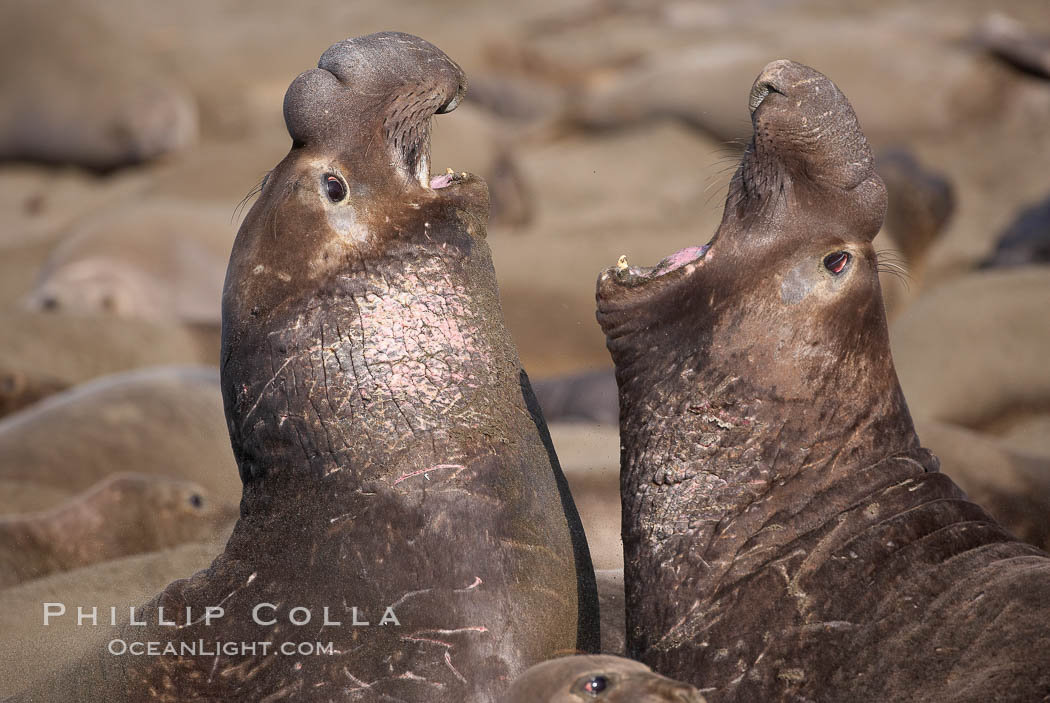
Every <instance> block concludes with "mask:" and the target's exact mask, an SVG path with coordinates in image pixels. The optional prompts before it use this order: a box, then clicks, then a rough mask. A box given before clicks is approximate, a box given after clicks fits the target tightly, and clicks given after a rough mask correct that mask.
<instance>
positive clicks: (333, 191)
mask: <svg viewBox="0 0 1050 703" xmlns="http://www.w3.org/2000/svg"><path fill="white" fill-rule="evenodd" d="M324 187H325V190H327V191H328V199H329V200H331V201H332V202H333V203H338V202H339V201H340V200H342V199H343V198H345V197H346V186H344V185H343V182H342V181H341V180H339V178H338V177H337V176H332V175H327V176H325V177H324Z"/></svg>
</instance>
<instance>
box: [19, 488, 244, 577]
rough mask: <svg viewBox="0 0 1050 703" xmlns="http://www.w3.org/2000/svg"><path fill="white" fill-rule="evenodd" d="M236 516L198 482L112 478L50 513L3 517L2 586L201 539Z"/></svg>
mask: <svg viewBox="0 0 1050 703" xmlns="http://www.w3.org/2000/svg"><path fill="white" fill-rule="evenodd" d="M235 517H236V512H235V511H231V510H223V509H221V507H220V506H219V505H218V504H217V503H216V502H215V501H213V500H211V498H210V496H209V495H208V492H207V491H206V490H205V489H204V488H203V487H202V486H199V485H197V484H195V483H192V482H189V481H179V480H176V479H169V478H163V477H160V476H147V475H143V474H116V475H114V476H111V477H109V478H107V479H105V480H104V481H102V482H101V483H99V484H97V485H95V486H94V487H92V488H91V489H89V490H88V491H86V492H85V493H82V494H80V495H78V496H75V497H74V498H73V499H71V500H69V501H67V502H65V503H63V504H62V505H60V506H58V507H57V508H54V509H52V510H48V511H44V512H39V513H25V514H18V515H5V516H4V517H0V588H6V587H8V586H13V585H14V584H17V583H21V582H23V581H28V580H30V579H35V578H40V577H41V576H47V575H48V574H52V573H54V572H56V571H69V570H70V569H76V568H79V567H81V566H87V565H89V564H94V563H97V562H100V561H107V560H109V559H117V558H119V557H124V556H128V555H131V554H141V553H143V552H153V551H156V550H158V549H164V548H166V547H173V546H175V545H178V544H182V543H184V542H198V541H201V540H205V539H208V538H209V537H210V536H211V535H213V534H215V533H216V532H218V531H219V530H220V529H221V527H222V523H223V522H224V520H233V518H235Z"/></svg>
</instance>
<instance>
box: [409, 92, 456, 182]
mask: <svg viewBox="0 0 1050 703" xmlns="http://www.w3.org/2000/svg"><path fill="white" fill-rule="evenodd" d="M458 103H459V98H458V97H456V98H454V99H453V100H452V101H451V102H450V103H449V104H448V105H446V106H444V107H441V108H438V109H437V111H436V112H434V113H433V114H431V115H426V116H424V115H425V113H424V114H423V115H420V114H419V113H416V114H417V115H418V117H421V118H422V119H419V121H418V122H417V123H416V124H414V125H412V126H407V127H405V128H404V130H405V131H403V132H400V133H395V134H394V135H393V143H394V146H395V148H397V147H400V151H401V157H402V159H403V161H404V167H405V168H406V170H407V171H408V172H409V173H410V174H411V175H412V176H413V178H414V179H415V181H416V182H417V183H419V185H420V187H422V188H424V189H426V190H440V189H442V188H448V187H449V186H452V185H455V184H457V183H460V182H463V181H467V180H471V179H472V176H471V174H469V173H466V172H464V171H461V172H458V173H457V172H456V171H455V170H453V169H451V168H449V169H445V172H444V173H442V174H439V175H431V173H430V133H431V124H432V121H433V119H434V118H433V115H434V114H444V113H448V112H451V111H452V110H454V109H455V107H456V105H457V104H458ZM405 123H408V124H411V120H405Z"/></svg>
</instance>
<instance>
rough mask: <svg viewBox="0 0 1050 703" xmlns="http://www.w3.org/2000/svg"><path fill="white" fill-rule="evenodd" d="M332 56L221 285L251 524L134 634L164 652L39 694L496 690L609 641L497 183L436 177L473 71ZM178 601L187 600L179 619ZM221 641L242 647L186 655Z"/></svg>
mask: <svg viewBox="0 0 1050 703" xmlns="http://www.w3.org/2000/svg"><path fill="white" fill-rule="evenodd" d="M318 67H319V68H317V69H314V70H310V71H307V72H305V73H303V74H302V75H300V76H299V77H298V78H297V79H296V80H295V81H294V82H293V83H292V85H291V87H290V88H289V89H288V92H287V94H286V96H285V102H284V115H285V121H286V123H287V126H288V131H289V133H290V134H291V136H292V140H293V143H292V149H291V151H290V153H289V154H288V156H287V157H285V158H284V160H282V161H281V162H280V163H279V164H278V165H277V166H276V167H275V168H274V170H273V171H272V172H271V173H270V174H269V177H268V178H267V179H266V183H265V185H264V187H263V189H262V193H261V196H260V199H259V201H258V202H257V203H256V204H255V205H254V207H253V208H252V209H251V211H250V212H249V214H248V216H247V218H246V219H245V221H244V224H243V225H242V226H241V229H240V232H239V233H238V235H237V239H236V242H235V244H234V250H233V253H232V256H231V259H230V265H229V270H228V273H227V279H226V287H225V290H224V293H223V344H222V357H221V383H222V389H223V398H224V402H225V406H226V417H227V424H228V429H229V431H230V438H231V441H232V444H233V449H234V455H235V457H236V459H237V463H238V466H239V469H240V475H241V479H242V481H243V484H244V488H243V496H242V499H241V518H240V520H239V521H238V524H237V526H236V527H235V528H234V531H233V534H232V536H231V537H230V541H229V543H228V544H227V546H226V549H225V551H224V553H223V554H221V555H220V556H219V557H217V558H216V560H215V562H214V563H213V564H212V565H211V567H210V568H209V569H208V570H206V571H203V572H200V573H198V574H196V575H195V576H193V577H192V578H190V579H188V580H183V581H176V582H175V583H173V584H171V585H170V586H168V587H167V588H166V589H165V590H164V591H163V592H162V593H161V594H160V595H158V596H157V597H156V598H154V599H153V600H152V601H151V602H150V603H149V604H148V605H147V606H145V607H144V608H143V609H142V610H141V611H140V613H139V615H138V616H137V617H138V619H140V620H144V621H145V622H147V623H151V624H150V625H149V626H147V627H129V628H127V629H125V630H124V631H123V632H122V634H121V636H120V639H123V640H124V641H125V642H131V641H137V642H142V641H160V642H161V643H162V644H161V645H160V646H161V647H162V648H166V647H167V645H168V644H171V645H172V647H171V648H170V649H169V650H168V651H167V652H162V653H161V654H160V655H159V656H156V657H140V658H135V657H127V656H124V657H121V656H114V655H112V654H111V653H110V652H109V651H103V652H99V653H98V654H97V655H95V656H92V657H88V658H86V659H83V660H81V661H80V662H79V663H78V665H77V666H76V667H74V669H73V670H72V671H71V672H67V673H66V676H71V678H62V679H60V680H57V681H52V682H48V683H47V684H45V686H46V687H50V688H48V689H47V691H46V693H43V694H42V695H43V697H44V698H50V699H59V698H60V699H62V700H67V699H69V698H70V697H72V698H78V697H79V698H89V699H91V700H99V699H105V700H110V701H112V700H121V701H125V700H134V701H137V700H142V699H144V698H147V697H156V698H158V699H161V700H176V699H177V700H191V699H192V700H197V699H208V700H276V699H279V698H285V697H294V698H296V699H297V700H317V701H332V700H341V701H351V700H352V701H422V700H426V701H456V702H457V703H462V702H463V701H493V700H496V699H497V698H499V697H500V696H501V695H502V694H503V693H504V692H505V691H506V689H507V687H508V686H509V685H510V683H511V681H512V680H513V679H514V678H516V677H517V676H518V675H520V674H521V673H522V672H524V671H525V670H526V669H527V668H528V667H529V666H531V665H532V664H535V663H537V662H540V661H543V660H545V659H548V658H551V657H552V656H555V655H557V654H558V653H563V652H572V651H575V650H580V649H582V650H585V651H594V650H596V649H597V646H598V637H597V636H598V632H597V630H598V627H597V616H598V613H597V598H596V594H595V587H594V574H593V571H592V569H591V566H590V558H589V556H588V554H587V548H586V544H585V542H584V539H583V533H582V528H581V526H580V522H579V517H578V515H577V513H576V510H575V507H574V506H573V503H572V499H571V497H570V496H569V495H568V492H567V489H566V487H565V480H564V477H563V476H562V475H561V471H560V468H559V467H558V465H557V463H556V459H555V458H554V456H553V452H552V450H551V449H550V447H551V445H550V440H549V435H548V434H547V432H546V427H545V425H544V424H543V420H542V416H540V415H539V414H538V410H537V409H536V408H537V406H536V403H535V399H534V397H533V396H532V392H531V390H530V388H529V385H528V381H527V379H526V377H525V376H524V374H523V373H522V372H521V370H520V365H519V361H518V355H517V352H516V350H515V348H514V346H513V344H512V343H511V342H510V340H509V337H508V335H507V332H506V331H505V329H504V327H503V322H502V319H501V313H500V307H499V296H498V290H497V287H496V281H495V276H494V273H493V269H492V262H491V258H490V254H489V250H488V247H487V245H486V244H485V241H484V233H485V220H486V217H487V208H488V196H487V191H486V188H485V184H484V182H482V181H480V180H479V179H477V178H476V177H473V176H470V175H466V174H443V175H438V176H436V177H434V178H431V177H430V174H429V173H428V161H429V158H428V154H429V132H430V119H431V116H432V115H434V114H435V113H441V112H448V111H450V110H452V109H453V108H454V107H455V106H456V104H457V103H458V102H459V100H460V99H461V97H462V95H463V93H464V90H465V88H466V78H465V76H464V74H463V72H462V71H461V70H460V68H459V67H458V66H457V65H456V64H455V63H453V62H452V61H451V60H450V59H449V58H448V57H447V56H446V55H445V54H444V53H442V52H441V51H440V50H439V49H437V48H436V47H434V46H433V45H431V44H429V43H427V42H425V41H423V40H422V39H419V38H416V37H413V36H410V35H407V34H397V33H383V34H374V35H369V36H366V37H361V38H357V39H351V40H347V41H343V42H340V43H338V44H335V45H334V46H332V47H331V48H329V49H328V51H326V52H325V53H324V55H323V56H322V57H321V60H320V62H319V63H318ZM207 606H214V607H221V608H222V609H223V613H224V615H223V617H222V618H221V619H219V620H216V619H214V618H213V619H212V621H211V623H210V625H209V624H208V623H206V622H205V618H204V617H203V615H204V608H205V607H207ZM161 608H163V610H164V614H163V617H164V619H169V618H170V616H171V614H174V613H177V614H180V615H181V614H184V613H185V612H186V609H187V608H191V609H192V613H193V615H192V616H191V618H190V619H189V624H186V618H185V617H182V618H181V620H182V622H181V623H180V624H181V625H183V626H182V627H177V628H173V627H162V626H159V625H157V623H158V620H159V619H160V616H161V613H160V609H161ZM307 620H308V621H309V623H308V625H307V624H306V623H305V621H307ZM363 623H368V624H367V625H364V624H363ZM216 640H221V641H224V642H233V643H238V644H235V645H233V646H231V649H230V650H228V651H227V650H224V651H222V652H220V653H219V654H217V655H215V656H201V655H200V654H199V652H198V653H197V654H196V655H194V654H192V653H189V654H186V653H183V654H182V655H181V656H180V652H186V651H192V647H193V645H194V644H195V643H197V642H198V641H204V642H214V641H216ZM243 642H247V643H253V642H255V643H264V644H260V645H259V646H258V647H256V648H254V651H250V650H248V651H246V650H243V649H242V648H241V646H240V644H239V643H243ZM315 643H320V647H321V648H324V651H323V653H322V652H315V653H314V654H312V655H311V654H310V651H311V650H310V648H311V647H314V645H315ZM129 646H130V645H129ZM186 648H190V649H189V650H187V649H186ZM70 689H72V695H71V692H70Z"/></svg>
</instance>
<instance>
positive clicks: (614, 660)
mask: <svg viewBox="0 0 1050 703" xmlns="http://www.w3.org/2000/svg"><path fill="white" fill-rule="evenodd" d="M506 700H507V701H508V703H590V702H592V701H593V702H595V703H597V702H598V701H602V702H603V703H704V697H703V696H702V695H700V693H699V692H697V690H696V688H694V687H693V686H690V685H689V684H684V683H679V682H678V681H672V680H671V679H669V678H667V677H666V676H661V675H660V674H657V673H655V672H653V670H652V669H650V668H649V667H647V666H646V665H645V664H642V663H641V662H637V661H634V660H632V659H625V658H623V657H615V656H611V655H608V654H600V655H595V656H587V655H577V656H574V657H562V658H561V659H552V660H551V661H545V662H543V663H542V664H537V665H535V666H534V667H532V668H531V669H529V670H528V671H526V672H525V673H524V674H523V675H522V676H521V678H519V679H518V680H517V681H515V682H514V685H513V686H512V687H511V690H510V692H509V694H508V696H507V699H506Z"/></svg>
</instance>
